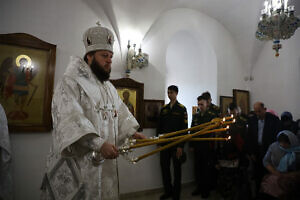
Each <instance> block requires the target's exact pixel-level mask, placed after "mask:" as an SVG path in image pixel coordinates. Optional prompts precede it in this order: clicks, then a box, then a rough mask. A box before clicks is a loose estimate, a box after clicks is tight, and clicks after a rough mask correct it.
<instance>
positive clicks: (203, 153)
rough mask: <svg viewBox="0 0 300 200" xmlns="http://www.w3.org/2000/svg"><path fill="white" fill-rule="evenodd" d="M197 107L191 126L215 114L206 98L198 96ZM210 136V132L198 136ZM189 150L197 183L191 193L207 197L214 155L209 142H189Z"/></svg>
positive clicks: (211, 117) (210, 185) (208, 119)
mask: <svg viewBox="0 0 300 200" xmlns="http://www.w3.org/2000/svg"><path fill="white" fill-rule="evenodd" d="M197 100H198V107H199V112H197V113H196V114H194V115H193V119H192V125H191V127H194V126H197V125H200V124H203V123H206V122H210V121H211V120H212V119H214V118H216V117H217V116H216V115H215V114H214V113H213V112H209V110H208V101H207V98H205V97H203V96H199V97H198V98H197ZM199 137H211V134H210V135H209V134H207V135H203V136H199ZM190 150H191V151H193V152H194V155H195V161H194V163H195V176H196V177H195V179H196V183H197V188H196V190H195V191H194V192H193V193H192V195H193V196H195V195H199V194H201V196H202V198H208V196H209V192H210V190H211V189H212V187H213V186H214V175H213V171H212V169H214V166H215V165H214V162H215V159H214V157H215V155H214V151H213V148H212V143H211V142H207V141H205V142H190Z"/></svg>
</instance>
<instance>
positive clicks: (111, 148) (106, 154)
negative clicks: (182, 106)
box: [100, 142, 119, 159]
mask: <svg viewBox="0 0 300 200" xmlns="http://www.w3.org/2000/svg"><path fill="white" fill-rule="evenodd" d="M100 153H101V155H102V156H103V158H105V159H115V158H117V157H118V156H119V152H118V148H117V147H116V146H115V145H113V144H110V143H108V142H104V143H103V145H102V147H101V149H100Z"/></svg>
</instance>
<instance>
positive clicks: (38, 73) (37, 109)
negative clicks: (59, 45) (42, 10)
mask: <svg viewBox="0 0 300 200" xmlns="http://www.w3.org/2000/svg"><path fill="white" fill-rule="evenodd" d="M55 59H56V45H53V44H50V43H47V42H44V41H42V40H40V39H38V38H36V37H34V36H32V35H29V34H26V33H14V34H0V80H1V81H0V102H1V104H2V105H3V107H4V109H5V112H6V115H7V119H8V126H9V130H10V132H46V131H50V130H51V128H52V120H51V101H52V94H53V82H54V70H55Z"/></svg>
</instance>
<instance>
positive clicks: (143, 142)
mask: <svg viewBox="0 0 300 200" xmlns="http://www.w3.org/2000/svg"><path fill="white" fill-rule="evenodd" d="M226 130H227V128H219V129H213V130H208V131H205V132H202V133H199V132H200V131H199V132H197V133H194V134H198V133H199V135H205V134H209V133H216V132H224V131H226ZM199 135H197V136H199ZM185 136H186V135H182V136H177V137H172V138H166V139H137V140H136V142H140V143H139V144H135V145H132V146H130V147H129V149H134V148H139V147H144V146H149V145H154V144H160V143H166V142H171V141H175V140H178V139H181V138H183V137H185Z"/></svg>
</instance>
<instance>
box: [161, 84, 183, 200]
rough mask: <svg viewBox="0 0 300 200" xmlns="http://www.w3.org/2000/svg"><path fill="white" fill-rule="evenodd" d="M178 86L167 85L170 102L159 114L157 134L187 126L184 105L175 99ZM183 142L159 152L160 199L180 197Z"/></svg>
mask: <svg viewBox="0 0 300 200" xmlns="http://www.w3.org/2000/svg"><path fill="white" fill-rule="evenodd" d="M177 95H178V87H177V86H175V85H171V86H169V87H168V97H169V99H170V103H169V104H167V105H165V106H164V107H163V108H162V109H161V111H160V115H159V120H158V125H157V135H158V136H159V135H160V134H163V133H170V132H174V131H178V130H182V129H186V128H187V127H188V124H187V111H186V108H185V106H184V105H182V104H180V103H179V102H178V101H177ZM183 147H184V144H183V143H180V144H178V145H176V146H174V147H171V148H168V149H165V150H163V151H161V152H160V165H161V170H162V179H163V185H164V194H163V195H162V196H161V197H160V199H167V198H169V197H172V198H173V199H174V200H179V199H180V191H181V164H182V161H183V160H182V159H183V158H184V157H183V156H185V155H184V152H183ZM171 160H172V161H173V167H174V185H172V183H171V173H170V164H171V163H170V162H171Z"/></svg>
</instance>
